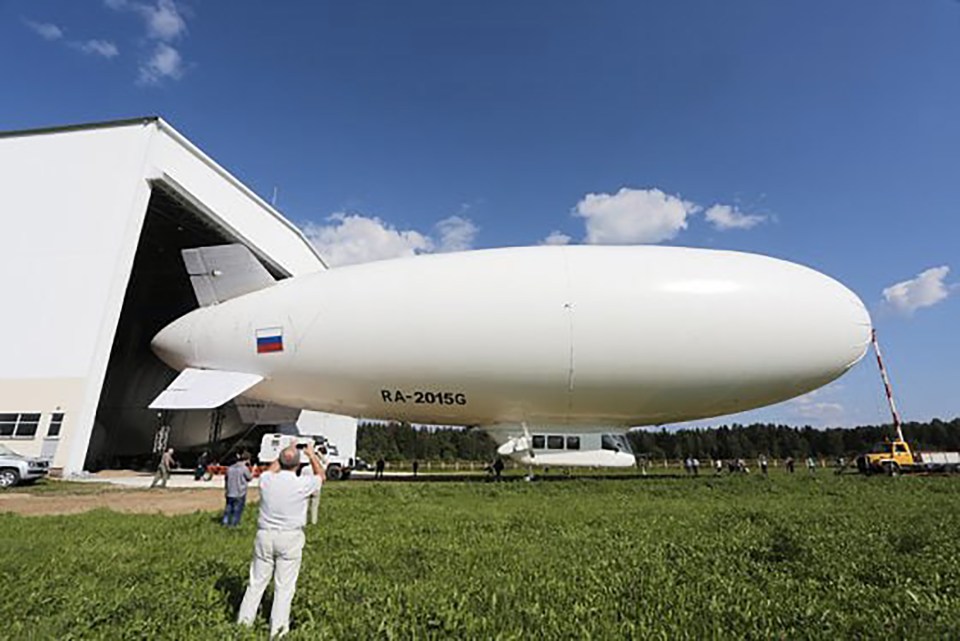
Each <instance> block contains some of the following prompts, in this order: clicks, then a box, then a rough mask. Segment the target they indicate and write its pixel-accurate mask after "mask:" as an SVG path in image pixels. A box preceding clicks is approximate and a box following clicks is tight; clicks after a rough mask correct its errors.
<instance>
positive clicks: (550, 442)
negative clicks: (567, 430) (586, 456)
mask: <svg viewBox="0 0 960 641" xmlns="http://www.w3.org/2000/svg"><path fill="white" fill-rule="evenodd" d="M547 448H549V449H551V450H562V449H563V437H562V436H548V437H547Z"/></svg>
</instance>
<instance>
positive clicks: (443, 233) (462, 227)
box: [435, 216, 480, 252]
mask: <svg viewBox="0 0 960 641" xmlns="http://www.w3.org/2000/svg"><path fill="white" fill-rule="evenodd" d="M435 228H436V231H437V234H439V236H440V238H439V239H438V241H437V251H441V252H460V251H465V250H467V249H470V248H471V247H472V246H473V239H474V238H476V236H477V232H479V231H480V228H479V227H477V226H476V225H475V224H473V221H471V220H470V219H469V218H463V217H462V216H450V217H449V218H444V219H443V220H441V221H440V222H438V223H437V224H436V226H435Z"/></svg>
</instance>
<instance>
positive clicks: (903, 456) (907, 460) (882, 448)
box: [857, 436, 960, 476]
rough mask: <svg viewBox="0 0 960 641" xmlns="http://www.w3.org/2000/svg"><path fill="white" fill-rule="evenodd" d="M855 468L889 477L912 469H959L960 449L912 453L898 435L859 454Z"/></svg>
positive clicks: (934, 470) (938, 470) (935, 470)
mask: <svg viewBox="0 0 960 641" xmlns="http://www.w3.org/2000/svg"><path fill="white" fill-rule="evenodd" d="M857 469H858V470H859V471H860V473H862V474H878V473H879V474H889V475H891V476H892V475H896V474H901V473H911V472H960V452H923V451H919V452H914V451H913V449H912V448H911V447H910V445H909V444H908V443H907V442H906V441H905V440H903V438H901V437H899V436H898V438H896V439H894V440H889V439H887V440H885V441H884V442H883V443H881V444H880V445H879V446H878V447H876V448H874V449H873V451H871V452H868V453H866V454H861V455H860V456H858V457H857Z"/></svg>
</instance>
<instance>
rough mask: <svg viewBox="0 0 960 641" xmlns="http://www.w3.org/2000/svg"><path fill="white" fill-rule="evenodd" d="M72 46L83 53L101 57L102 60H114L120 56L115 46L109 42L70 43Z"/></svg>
mask: <svg viewBox="0 0 960 641" xmlns="http://www.w3.org/2000/svg"><path fill="white" fill-rule="evenodd" d="M72 46H74V47H76V48H77V49H79V50H80V51H82V52H84V53H89V54H92V55H96V56H103V57H104V58H114V57H116V56H118V55H119V54H120V50H119V49H117V45H115V44H113V43H112V42H110V41H109V40H87V41H86V42H76V43H72Z"/></svg>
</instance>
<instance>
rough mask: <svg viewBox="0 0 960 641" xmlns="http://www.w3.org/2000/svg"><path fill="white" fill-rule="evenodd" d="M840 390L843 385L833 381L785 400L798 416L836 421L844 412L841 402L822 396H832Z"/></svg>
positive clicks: (822, 420)
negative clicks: (830, 383) (825, 385)
mask: <svg viewBox="0 0 960 641" xmlns="http://www.w3.org/2000/svg"><path fill="white" fill-rule="evenodd" d="M841 390H843V385H842V384H839V383H834V384H833V385H829V386H827V387H823V388H821V389H816V390H813V391H812V392H807V393H806V394H804V395H803V396H798V397H797V398H794V399H791V400H789V401H787V405H789V406H790V408H791V409H792V411H793V413H794V414H795V415H796V416H797V417H798V418H803V419H809V420H813V421H819V422H827V421H837V420H839V419H841V418H842V417H843V415H844V413H845V408H844V406H843V404H842V403H839V402H837V401H836V400H830V399H828V398H824V396H833V395H835V394H836V393H837V392H840V391H841Z"/></svg>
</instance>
